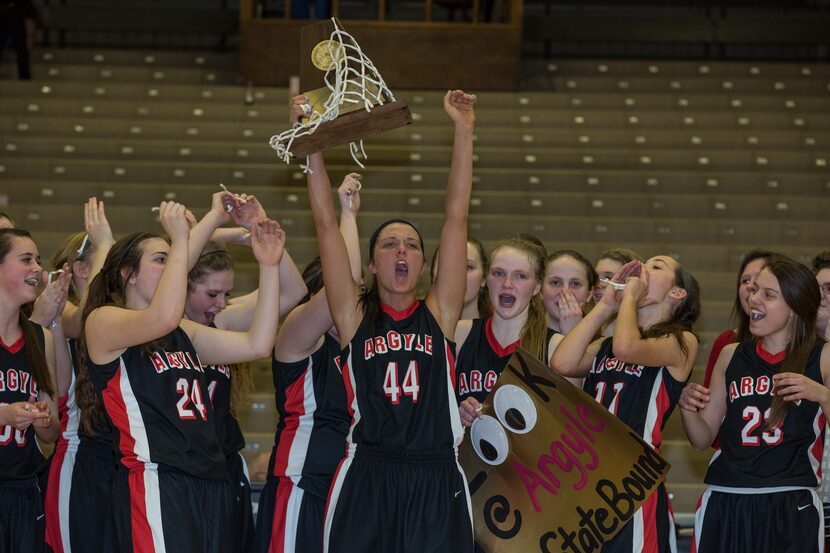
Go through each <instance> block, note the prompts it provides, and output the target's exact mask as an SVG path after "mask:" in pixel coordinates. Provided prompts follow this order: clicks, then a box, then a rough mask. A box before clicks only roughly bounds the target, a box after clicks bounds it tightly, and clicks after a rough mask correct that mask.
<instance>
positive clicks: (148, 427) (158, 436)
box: [89, 327, 227, 480]
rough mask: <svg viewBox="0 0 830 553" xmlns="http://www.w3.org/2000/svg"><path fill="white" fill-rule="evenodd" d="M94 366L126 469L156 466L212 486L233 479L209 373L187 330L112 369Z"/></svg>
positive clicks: (131, 352)
mask: <svg viewBox="0 0 830 553" xmlns="http://www.w3.org/2000/svg"><path fill="white" fill-rule="evenodd" d="M89 365H90V370H91V373H92V381H93V384H94V385H95V388H96V391H97V392H98V393H99V394H100V395H101V396H102V398H103V401H104V407H105V409H106V411H107V415H108V416H109V418H110V420H111V422H112V425H113V427H114V428H115V433H116V435H115V436H114V438H113V446H114V448H115V450H116V456H117V459H118V462H119V463H120V464H121V465H122V466H124V467H125V468H127V469H129V470H135V469H143V468H144V464H145V463H156V464H159V465H162V466H167V467H174V468H176V469H178V470H180V471H182V472H184V473H186V474H190V475H191V476H195V477H197V478H204V479H206V480H224V479H226V478H227V471H226V469H225V457H224V455H223V453H222V449H221V447H220V445H219V440H218V438H217V433H216V425H215V422H214V420H213V408H212V406H211V402H210V397H209V395H208V389H207V384H208V380H207V378H206V377H205V370H204V368H203V367H202V363H201V361H200V360H199V356H198V355H197V354H196V350H195V349H194V348H193V344H192V343H191V342H190V338H188V336H187V334H186V333H185V331H184V330H182V328H181V327H179V328H177V329H176V330H174V331H173V332H171V333H170V334H168V335H166V336H163V337H161V338H159V339H158V340H156V341H155V342H154V343H152V344H147V345H144V346H132V347H129V348H127V350H126V351H124V353H122V354H121V356H119V357H118V358H117V359H115V360H114V361H112V362H110V363H106V364H104V365H96V364H94V363H92V362H91V361H90V363H89Z"/></svg>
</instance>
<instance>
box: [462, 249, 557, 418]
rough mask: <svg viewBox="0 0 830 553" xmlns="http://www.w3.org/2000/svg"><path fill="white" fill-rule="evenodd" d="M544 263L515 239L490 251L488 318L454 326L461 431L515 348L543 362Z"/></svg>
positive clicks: (539, 251) (476, 414) (478, 412)
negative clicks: (490, 304)
mask: <svg viewBox="0 0 830 553" xmlns="http://www.w3.org/2000/svg"><path fill="white" fill-rule="evenodd" d="M544 262H545V252H544V250H543V249H542V248H540V247H539V246H537V245H536V244H535V243H533V242H530V241H528V240H525V239H523V238H521V237H520V236H518V235H516V236H511V237H510V238H508V239H506V240H504V241H502V242H500V243H499V244H498V245H497V246H496V247H495V249H494V250H493V253H492V255H491V263H490V268H489V270H488V272H487V290H488V292H489V294H490V302H491V303H492V305H493V314H492V315H491V316H489V317H485V318H482V319H475V320H462V321H459V323H458V327H457V329H456V331H455V341H456V347H458V362H457V363H456V386H455V393H456V397H457V399H458V403H459V413H460V415H461V422H462V423H463V424H464V426H470V425H471V424H472V423H473V420H475V418H476V417H481V416H482V415H481V403H482V402H483V401H484V400H485V399H486V398H487V396H488V395H489V393H490V392H491V391H492V389H493V387H494V386H495V384H496V380H497V379H498V377H499V375H500V374H501V372H502V370H504V367H505V365H506V364H507V361H508V360H509V359H510V356H511V355H513V352H514V351H515V349H516V346H517V345H519V344H520V343H521V345H522V347H523V348H525V349H526V350H528V351H529V352H530V353H531V354H533V355H535V356H536V357H537V358H538V359H542V358H544V355H545V351H546V349H547V346H548V344H547V342H548V340H547V337H546V336H547V333H546V330H547V324H546V323H545V308H544V306H543V305H542V298H541V297H540V296H539V291H540V290H541V288H542V277H543V271H544Z"/></svg>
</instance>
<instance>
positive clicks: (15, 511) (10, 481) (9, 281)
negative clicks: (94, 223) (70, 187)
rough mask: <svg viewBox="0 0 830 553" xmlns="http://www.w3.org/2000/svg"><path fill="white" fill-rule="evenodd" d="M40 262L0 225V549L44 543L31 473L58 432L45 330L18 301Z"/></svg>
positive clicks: (51, 353) (27, 239) (29, 293)
mask: <svg viewBox="0 0 830 553" xmlns="http://www.w3.org/2000/svg"><path fill="white" fill-rule="evenodd" d="M40 280H41V266H40V262H39V256H38V251H37V246H36V245H35V243H34V241H33V240H32V237H31V236H30V235H29V233H28V232H26V231H24V230H20V229H15V228H10V229H0V297H2V298H3V301H2V302H0V378H2V381H1V383H0V549H2V550H4V551H33V552H35V553H40V552H42V551H44V550H45V549H44V548H45V542H44V534H45V521H44V520H43V518H44V515H43V501H42V497H41V491H40V488H39V486H38V480H37V476H38V474H39V473H40V472H41V471H42V470H43V469H44V468H45V467H44V463H45V459H44V458H43V454H42V453H41V451H40V447H39V446H38V443H37V438H39V439H40V440H42V441H44V442H49V443H50V442H54V441H55V440H56V439H57V437H58V434H59V432H60V427H59V425H58V420H57V416H56V415H57V412H58V409H57V405H56V403H55V401H54V399H53V398H54V396H55V346H54V342H53V339H52V334H51V333H50V332H49V331H48V330H46V329H44V328H43V327H41V326H40V325H38V324H36V323H32V322H30V321H29V320H28V319H27V317H26V315H25V314H24V313H23V312H22V311H21V307H23V306H24V305H25V304H27V303H29V302H32V301H34V300H35V298H36V297H37V286H38V283H39V282H40Z"/></svg>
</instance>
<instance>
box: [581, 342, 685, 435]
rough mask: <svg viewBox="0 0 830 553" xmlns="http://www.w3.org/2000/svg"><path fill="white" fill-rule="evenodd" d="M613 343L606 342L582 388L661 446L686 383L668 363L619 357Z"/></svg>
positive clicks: (636, 430) (601, 347)
mask: <svg viewBox="0 0 830 553" xmlns="http://www.w3.org/2000/svg"><path fill="white" fill-rule="evenodd" d="M612 345H613V338H606V339H605V341H603V342H602V345H601V346H600V348H599V351H598V352H597V355H596V357H594V363H593V366H592V367H591V372H590V373H588V376H587V377H586V378H585V384H584V385H583V386H582V389H583V390H585V391H586V392H587V393H588V394H590V395H592V396H594V399H596V400H597V401H598V402H599V403H601V404H602V405H603V406H604V407H605V408H606V409H608V410H609V411H610V412H611V413H612V414H614V415H616V417H617V418H618V419H620V420H621V421H623V422H624V423H625V424H627V425H628V426H630V427H631V428H632V429H633V430H634V431H635V432H637V433H638V434H640V436H642V437H643V439H644V440H645V441H646V442H648V443H649V444H650V445H651V446H652V447H654V448H655V449H657V448H659V447H660V444H661V443H662V442H663V427H664V426H665V424H666V421H668V420H669V416H670V415H671V413H672V411H673V410H674V408H675V406H676V405H677V402H678V401H679V400H680V393H681V392H682V391H683V387H684V386H685V383H684V382H680V381H677V380H675V379H674V377H673V376H672V375H671V373H670V372H669V369H668V368H667V367H648V366H644V365H633V364H631V363H623V362H622V361H619V360H618V359H617V358H616V357H614V352H613V349H612Z"/></svg>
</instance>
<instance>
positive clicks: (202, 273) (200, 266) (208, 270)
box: [187, 241, 254, 416]
mask: <svg viewBox="0 0 830 553" xmlns="http://www.w3.org/2000/svg"><path fill="white" fill-rule="evenodd" d="M233 270H234V266H233V258H231V256H230V254H228V252H227V251H226V250H225V248H223V247H222V246H220V245H219V244H218V243H217V242H213V241H210V242H208V243H207V244H205V247H204V248H202V253H201V254H200V255H199V259H197V260H196V264H195V265H193V268H192V269H190V272H189V273H188V274H187V293H188V295H190V294H191V293H192V292H193V290H195V288H196V285H197V284H199V283H201V282H204V280H205V279H206V278H207V277H208V276H209V275H211V274H213V273H218V272H221V271H231V272H233ZM230 369H231V371H233V372H232V375H233V377H232V378H231V407H230V411H231V414H232V415H233V416H236V414H237V410H238V408H239V406H240V405H241V404H242V402H243V401H244V400H245V396H246V395H247V394H248V392H250V391H251V390H252V389H253V387H254V380H253V376H252V375H251V367H250V365H249V364H248V363H235V364H233V365H230Z"/></svg>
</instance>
